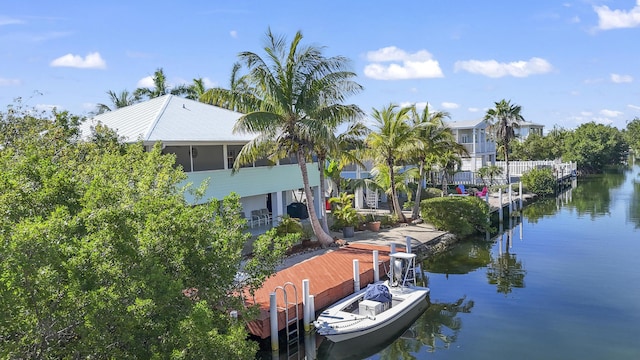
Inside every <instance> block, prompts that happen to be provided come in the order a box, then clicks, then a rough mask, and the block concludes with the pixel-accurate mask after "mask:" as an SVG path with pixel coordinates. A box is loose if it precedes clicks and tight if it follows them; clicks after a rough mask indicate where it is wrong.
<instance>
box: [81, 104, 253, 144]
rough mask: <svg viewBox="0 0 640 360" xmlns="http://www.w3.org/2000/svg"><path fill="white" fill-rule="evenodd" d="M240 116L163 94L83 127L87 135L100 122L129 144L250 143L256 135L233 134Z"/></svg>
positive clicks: (93, 120)
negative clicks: (136, 142)
mask: <svg viewBox="0 0 640 360" xmlns="http://www.w3.org/2000/svg"><path fill="white" fill-rule="evenodd" d="M241 116H242V114H241V113H237V112H235V111H231V110H226V109H222V108H219V107H217V106H213V105H208V104H204V103H201V102H198V101H194V100H189V99H185V98H182V97H179V96H175V95H164V96H160V97H157V98H153V99H151V100H148V101H145V102H141V103H137V104H134V105H130V106H127V107H124V108H120V109H118V110H115V111H110V112H106V113H104V114H100V115H97V116H95V117H94V118H93V119H90V120H89V121H87V122H86V123H85V124H83V127H82V132H83V134H84V135H85V136H88V134H89V133H90V132H89V131H90V126H94V125H96V124H97V123H101V124H103V125H105V126H107V127H109V128H112V129H114V130H115V131H116V132H117V133H118V135H119V136H122V137H123V138H124V139H125V140H126V141H139V140H142V141H143V142H145V143H153V142H156V141H162V142H242V143H244V142H248V141H250V140H252V139H253V138H254V137H255V135H254V134H234V133H233V126H234V125H235V123H236V121H237V120H238V119H239V118H240V117H241Z"/></svg>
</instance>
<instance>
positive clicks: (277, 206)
mask: <svg viewBox="0 0 640 360" xmlns="http://www.w3.org/2000/svg"><path fill="white" fill-rule="evenodd" d="M284 214H285V212H284V192H283V191H277V192H274V193H271V216H272V218H273V226H276V225H278V224H279V223H280V219H282V216H283V215H284Z"/></svg>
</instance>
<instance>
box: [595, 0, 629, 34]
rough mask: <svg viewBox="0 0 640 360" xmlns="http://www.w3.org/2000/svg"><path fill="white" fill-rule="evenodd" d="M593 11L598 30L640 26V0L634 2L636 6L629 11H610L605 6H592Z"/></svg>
mask: <svg viewBox="0 0 640 360" xmlns="http://www.w3.org/2000/svg"><path fill="white" fill-rule="evenodd" d="M593 10H594V11H595V12H596V14H598V29H600V30H611V29H622V28H634V27H637V26H640V0H636V6H635V7H634V8H632V9H631V10H629V11H626V10H611V9H609V7H608V6H606V5H603V6H594V7H593Z"/></svg>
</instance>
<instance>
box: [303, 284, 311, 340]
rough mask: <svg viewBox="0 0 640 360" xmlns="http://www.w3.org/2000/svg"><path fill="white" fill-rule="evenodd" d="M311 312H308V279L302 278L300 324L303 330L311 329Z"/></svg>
mask: <svg viewBox="0 0 640 360" xmlns="http://www.w3.org/2000/svg"><path fill="white" fill-rule="evenodd" d="M310 319H311V313H310V312H309V279H304V280H302V325H303V326H304V331H309V330H311V327H310V326H309V324H311V320H310Z"/></svg>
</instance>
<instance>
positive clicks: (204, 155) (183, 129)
mask: <svg viewBox="0 0 640 360" xmlns="http://www.w3.org/2000/svg"><path fill="white" fill-rule="evenodd" d="M240 116H242V114H240V113H237V112H234V111H230V110H226V109H222V108H219V107H216V106H212V105H207V104H204V103H201V102H197V101H193V100H189V99H185V98H182V97H178V96H174V95H164V96H161V97H157V98H154V99H151V100H148V101H145V102H141V103H138V104H134V105H130V106H127V107H124V108H121V109H118V110H115V111H111V112H107V113H104V114H100V115H97V116H95V117H94V118H93V119H91V120H89V121H87V122H86V123H85V124H83V128H82V129H81V130H82V131H83V133H84V134H88V132H89V131H90V127H91V126H94V125H95V124H97V123H102V124H103V125H106V126H108V127H109V128H112V129H114V130H115V131H116V132H117V133H118V135H119V136H121V137H123V138H124V139H125V141H127V142H136V141H141V142H142V143H143V144H144V146H145V147H146V148H148V149H150V148H151V147H152V146H153V145H154V144H155V143H157V142H160V143H162V146H163V152H164V153H172V154H175V155H176V163H177V165H180V166H182V168H183V170H184V171H185V172H186V173H187V176H188V179H187V182H188V183H192V184H194V186H199V185H200V184H201V183H202V182H203V181H205V180H208V181H209V185H208V187H207V190H206V192H205V196H204V197H203V199H201V200H199V201H200V203H203V202H207V201H209V200H210V199H212V198H218V199H222V198H223V197H224V196H226V195H228V194H229V193H231V192H236V193H238V194H239V195H240V197H241V200H240V201H241V203H242V207H243V211H244V214H245V217H246V218H248V220H250V221H251V220H252V212H255V211H257V210H261V209H268V210H269V211H270V212H271V217H270V218H269V220H268V221H267V220H266V218H268V215H267V216H265V217H264V219H262V218H261V219H253V220H256V221H255V223H254V222H250V224H251V225H264V224H266V223H271V224H274V223H277V221H278V218H279V217H280V216H282V215H284V214H286V213H287V206H288V205H290V204H291V203H293V202H297V201H299V200H300V199H296V198H295V196H294V192H295V193H298V190H299V189H300V188H302V187H303V185H302V175H301V174H300V168H299V167H298V165H297V162H296V160H295V158H291V159H284V160H281V161H280V162H279V164H269V163H268V161H267V160H261V161H257V162H256V163H254V164H252V165H250V166H245V167H243V168H241V169H240V170H239V171H238V172H236V173H235V174H232V170H231V169H232V167H233V162H234V161H235V158H236V156H237V154H238V152H239V151H240V149H242V147H243V146H244V145H245V144H246V143H248V142H249V141H251V140H252V139H253V137H254V135H251V134H235V133H234V132H233V131H232V129H233V126H234V124H235V123H236V121H237V120H238V118H240ZM270 165H274V166H270ZM307 171H308V172H309V182H310V185H311V187H312V191H313V193H314V198H315V200H314V204H313V206H315V209H316V212H317V213H318V216H323V214H324V212H323V211H321V209H323V208H322V206H323V205H324V203H323V202H322V201H321V200H319V199H323V197H321V196H320V187H319V184H320V173H319V170H318V165H317V163H308V164H307ZM186 197H187V201H190V202H192V203H194V204H196V200H195V199H194V198H193V197H192V196H191V195H189V194H187V195H186ZM298 207H299V206H298Z"/></svg>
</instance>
